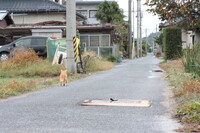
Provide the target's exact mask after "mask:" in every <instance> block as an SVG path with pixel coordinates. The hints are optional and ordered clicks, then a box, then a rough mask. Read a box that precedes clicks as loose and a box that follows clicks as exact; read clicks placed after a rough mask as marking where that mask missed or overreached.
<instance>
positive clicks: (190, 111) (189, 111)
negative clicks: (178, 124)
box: [177, 103, 200, 124]
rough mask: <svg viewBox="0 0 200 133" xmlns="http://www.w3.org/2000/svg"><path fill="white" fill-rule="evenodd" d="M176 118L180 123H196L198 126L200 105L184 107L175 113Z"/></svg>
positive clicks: (199, 122)
mask: <svg viewBox="0 0 200 133" xmlns="http://www.w3.org/2000/svg"><path fill="white" fill-rule="evenodd" d="M177 115H178V117H181V121H182V122H190V121H191V122H196V123H198V124H200V103H194V104H192V105H190V106H185V107H183V108H182V109H179V110H178V111H177Z"/></svg>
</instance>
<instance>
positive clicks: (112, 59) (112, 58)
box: [107, 55, 117, 62]
mask: <svg viewBox="0 0 200 133" xmlns="http://www.w3.org/2000/svg"><path fill="white" fill-rule="evenodd" d="M107 60H108V61H110V62H117V58H116V57H115V56H113V55H109V56H108V57H107Z"/></svg>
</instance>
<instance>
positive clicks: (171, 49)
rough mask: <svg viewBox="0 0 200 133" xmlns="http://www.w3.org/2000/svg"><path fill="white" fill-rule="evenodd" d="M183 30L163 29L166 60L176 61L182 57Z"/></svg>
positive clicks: (174, 28)
mask: <svg viewBox="0 0 200 133" xmlns="http://www.w3.org/2000/svg"><path fill="white" fill-rule="evenodd" d="M181 40H182V39H181V29H180V28H176V27H170V28H165V29H163V44H164V53H165V59H166V60H170V59H176V58H179V57H180V56H181V55H182V41H181Z"/></svg>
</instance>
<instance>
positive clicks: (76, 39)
mask: <svg viewBox="0 0 200 133" xmlns="http://www.w3.org/2000/svg"><path fill="white" fill-rule="evenodd" d="M79 43H80V40H79V39H78V38H77V37H73V44H74V59H75V62H76V63H77V62H78V56H79V50H78V46H79Z"/></svg>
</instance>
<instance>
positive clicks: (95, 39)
mask: <svg viewBox="0 0 200 133" xmlns="http://www.w3.org/2000/svg"><path fill="white" fill-rule="evenodd" d="M90 46H99V36H98V35H97V36H94V35H92V36H90Z"/></svg>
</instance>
